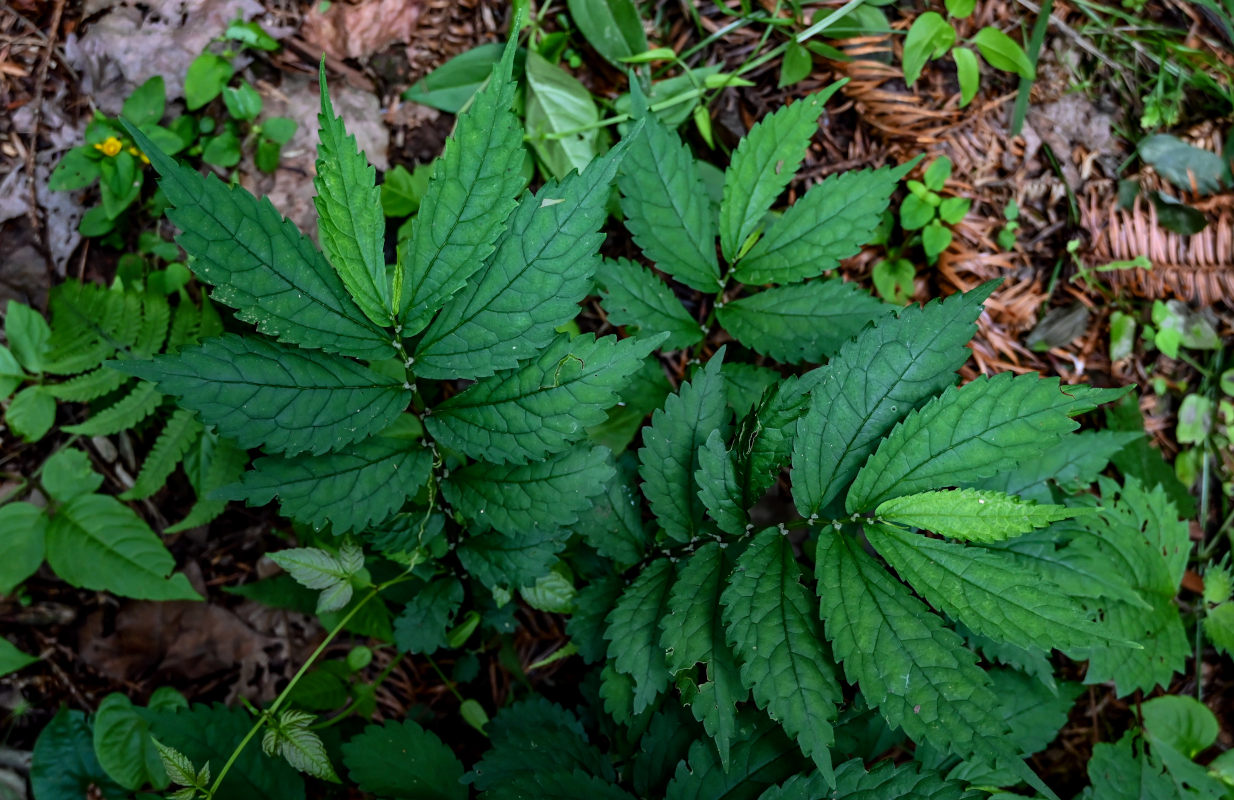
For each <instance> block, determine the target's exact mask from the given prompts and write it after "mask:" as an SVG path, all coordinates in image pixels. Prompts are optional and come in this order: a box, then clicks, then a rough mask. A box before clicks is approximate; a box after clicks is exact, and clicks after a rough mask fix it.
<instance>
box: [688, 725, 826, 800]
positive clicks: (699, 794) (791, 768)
mask: <svg viewBox="0 0 1234 800" xmlns="http://www.w3.org/2000/svg"><path fill="white" fill-rule="evenodd" d="M738 722H739V726H740V727H739V730H738V732H737V742H736V744H735V745H734V746H733V749H732V757H731V765H730V766H729V768H728V769H725V768H724V765H723V764H722V763H721V762H720V759H719V758H718V757H717V755H716V751H715V748H714V747H712V746H711V743H710V742H708V741H706V740H696V741H695V742H694V743H693V744H692V745H690V754H689V758H688V760H687V759H683V760H681V761H680V762H678V764H677V769H676V772H675V773H674V775H673V780H672V781H671V782H670V783H669V785H668V788H667V790H666V791H665V794H664V797H665V800H742V799H744V798H749V800H753V798H756V797H758V796H759V794H760V793H761V792H762V791H763V790H765V789H766V788H767V787H769V786H772V785H774V784H776V783H779V782H780V781H782V780H784V779H785V778H787V777H788V776H789V775H792V774H793V773H795V772H797V771H798V770H799V769H800V768H801V766H802V764H801V757H800V756H799V755H798V754H797V752H796V749H795V748H794V747H793V746H792V743H791V742H789V741H788V740H787V739H785V738H784V735H783V734H782V733H780V729H779V727H778V726H776V725H774V724H772V723H771V722H770V721H769V720H767V719H766V717H762V716H761V715H758V714H753V713H748V712H747V713H743V714H741V715H740V717H739V719H738Z"/></svg>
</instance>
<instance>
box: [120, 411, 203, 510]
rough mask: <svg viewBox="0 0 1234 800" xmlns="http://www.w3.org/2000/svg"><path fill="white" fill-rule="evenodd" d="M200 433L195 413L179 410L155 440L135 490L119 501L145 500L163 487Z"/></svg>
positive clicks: (142, 467) (199, 425) (122, 495)
mask: <svg viewBox="0 0 1234 800" xmlns="http://www.w3.org/2000/svg"><path fill="white" fill-rule="evenodd" d="M201 431H202V427H201V423H200V422H198V421H197V415H196V414H195V413H194V412H192V411H189V410H188V409H184V408H179V409H176V411H175V413H173V414H172V415H171V419H169V420H167V424H166V425H165V426H164V427H163V430H162V431H161V432H160V433H159V436H158V438H157V439H155V440H154V446H153V447H151V448H150V452H149V454H148V455H147V456H146V460H145V461H143V462H141V471H140V472H139V473H137V479H136V480H135V481H134V482H133V486H132V488H131V489H129V490H128V491H126V492H124V493H123V494H121V495H120V496H119V497H120V499H121V500H142V499H144V498H147V497H149V496H150V495H152V494H154V493H155V492H157V491H158V490H159V489H161V488H163V485H164V484H165V483H167V478H168V476H170V475H171V473H172V471H174V470H175V468H176V465H177V464H179V463H180V460H181V459H182V458H184V454H185V453H186V452H188V449H189V447H191V446H192V444H193V442H195V441H196V440H197V438H198V437H199V436H201Z"/></svg>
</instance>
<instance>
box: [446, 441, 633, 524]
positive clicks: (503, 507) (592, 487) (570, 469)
mask: <svg viewBox="0 0 1234 800" xmlns="http://www.w3.org/2000/svg"><path fill="white" fill-rule="evenodd" d="M613 472H614V470H613V465H612V461H611V459H610V457H609V452H608V450H606V449H605V448H603V447H595V448H588V447H576V448H574V449H572V450H567V451H565V452H564V453H558V454H556V455H554V456H551V457H550V458H548V459H546V460H544V461H537V462H533V463H531V464H510V465H496V464H484V463H479V464H472V465H471V466H469V467H464V468H463V469H461V470H458V471H457V472H454V473H452V474H451V475H450V477H449V478H448V479H447V480H446V481H444V482H443V483H442V485H441V490H442V493H443V494H444V496H445V498H446V500H447V501H448V502H449V503H450V504H451V505H452V506H454V507H455V508H456V509H457V510H458V511H460V512H462V513H463V514H464V515H465V516H466V517H467V518H468V519H471V520H473V521H476V522H481V523H486V524H488V525H491V526H492V527H494V528H496V529H497V530H498V531H501V532H502V533H504V534H507V535H509V536H519V535H522V534H527V533H531V532H532V531H535V530H553V529H555V528H557V527H559V526H563V525H570V524H572V523H574V522H576V521H578V512H579V511H581V510H583V509H584V508H587V506H588V505H589V503H588V501H589V500H590V499H591V498H592V497H595V496H596V495H597V494H599V493H600V492H602V491H604V485H605V483H607V482H608V480H609V479H610V478H612V477H613Z"/></svg>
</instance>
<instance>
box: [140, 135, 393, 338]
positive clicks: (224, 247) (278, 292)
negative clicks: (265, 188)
mask: <svg viewBox="0 0 1234 800" xmlns="http://www.w3.org/2000/svg"><path fill="white" fill-rule="evenodd" d="M126 127H127V128H128V131H129V134H130V135H131V136H133V138H134V139H135V140H136V141H137V146H138V147H139V148H140V149H141V150H142V152H144V153H146V155H147V156H148V157H149V158H150V163H151V164H152V165H153V166H154V168H155V169H156V170H158V173H159V188H160V189H162V190H163V194H164V195H165V196H166V197H167V200H168V201H169V202H170V203H171V205H172V208H170V209H168V211H167V218H168V219H170V220H171V221H172V222H173V223H174V224H175V225H176V226H178V227H179V228H180V231H181V233H180V235H179V236H178V237H177V238H176V241H177V242H179V243H180V246H181V247H183V248H184V250H185V252H186V253H188V254H189V255H190V256H192V259H191V261H190V263H191V264H192V267H193V271H194V272H195V273H196V274H197V275H198V277H200V278H201V279H202V280H203V281H205V282H206V283H209V284H211V285H213V286H214V287H215V288H214V292H213V293H212V297H213V299H214V300H216V301H218V302H221V303H226V304H227V305H229V306H231V307H232V308H234V309H236V312H237V316H239V317H240V319H242V320H244V321H246V322H251V323H253V324H255V325H257V328H258V330H260V331H262V332H263V333H268V334H270V335H271V336H274V337H276V338H278V339H279V340H280V341H283V342H288V343H292V344H298V345H301V346H303V347H313V348H320V349H323V350H328V351H330V352H334V353H342V354H344V355H349V356H354V357H356V358H385V357H388V356H391V355H393V354H394V352H395V348H394V346H393V344H392V343H391V338H390V335H389V334H388V333H386V332H384V331H382V330H381V329H380V328H379V327H378V326H376V325H374V324H373V323H372V322H371V321H369V319H368V318H367V317H365V315H364V313H363V312H362V311H361V310H360V309H359V308H358V307H357V306H356V304H355V302H354V301H353V300H352V299H351V296H350V295H349V294H348V293H347V289H346V287H345V286H344V285H343V282H342V281H341V280H339V277H338V275H337V274H335V272H334V270H333V269H332V268H331V267H330V264H329V263H328V262H327V261H326V259H325V257H324V256H322V255H321V253H320V252H318V250H317V248H315V247H314V246H313V243H312V242H311V241H310V240H309V239H308V237H306V236H305V235H304V234H303V233H301V232H300V231H299V230H297V229H296V226H295V225H294V224H292V223H291V222H289V221H288V220H286V219H283V218H282V217H281V216H279V213H278V211H276V210H275V208H274V206H273V205H271V203H270V201H269V200H268V199H266V198H262V199H260V200H259V199H257V198H256V197H253V195H251V194H249V193H248V192H247V191H246V190H245V189H243V188H240V187H229V186H227V185H225V184H224V183H223V182H222V181H220V180H219V179H218V178H217V177H215V176H214V175H209V176H206V177H202V176H201V175H199V174H198V173H197V172H195V171H194V170H192V169H190V168H188V167H185V166H183V165H181V164H179V163H177V162H176V161H175V160H174V159H172V158H171V157H170V156H167V155H165V154H164V153H163V151H162V150H161V149H160V148H159V147H158V146H157V145H155V144H153V143H152V142H151V141H150V140H149V139H147V138H146V136H145V135H144V134H143V133H141V132H140V131H138V130H136V129H135V128H133V127H131V126H126Z"/></svg>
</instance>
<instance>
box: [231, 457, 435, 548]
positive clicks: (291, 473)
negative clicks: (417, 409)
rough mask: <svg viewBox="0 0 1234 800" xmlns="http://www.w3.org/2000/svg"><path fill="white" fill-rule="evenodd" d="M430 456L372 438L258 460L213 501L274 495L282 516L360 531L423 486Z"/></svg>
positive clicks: (262, 499)
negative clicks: (330, 449) (332, 448)
mask: <svg viewBox="0 0 1234 800" xmlns="http://www.w3.org/2000/svg"><path fill="white" fill-rule="evenodd" d="M432 465H433V457H432V454H431V453H430V452H429V451H428V450H425V449H424V448H423V447H421V446H420V445H418V444H416V443H414V442H409V441H406V440H401V439H385V438H381V437H376V438H373V439H367V440H365V441H362V442H359V443H357V444H353V445H351V446H350V447H346V448H344V449H342V450H340V451H338V452H336V453H326V454H324V455H317V456H306V455H300V456H293V457H290V458H286V457H269V456H268V457H265V458H259V459H257V461H255V462H254V464H253V469H252V470H250V471H249V472H246V473H245V474H244V476H243V478H242V481H241V483H240V484H237V485H233V486H231V487H228V488H226V489H223V490H220V491H217V492H214V493H213V494H212V496H213V497H217V498H222V499H227V500H245V501H247V502H248V503H249V505H264V504H266V503H268V502H270V501H271V500H273V499H274V498H275V497H278V499H279V506H280V508H281V509H282V512H283V514H284V515H285V516H288V517H291V518H292V519H295V520H299V521H300V522H304V523H306V524H309V525H312V526H313V527H315V528H317V529H318V530H320V529H321V528H323V527H324V526H325V525H326V524H327V523H328V524H329V525H330V527H331V530H332V531H333V533H334V534H335V535H341V534H344V533H347V532H349V531H362V530H363V529H364V528H366V527H368V526H369V525H372V524H375V523H379V522H382V521H383V520H385V519H386V518H388V517H389V516H390V515H391V514H393V513H394V512H395V511H397V510H398V509H399V508H400V507H401V506H402V505H403V502H404V501H405V500H406V499H407V497H409V496H412V495H415V494H416V492H418V491H419V490H420V488H421V487H422V486H423V485H424V484H425V482H426V481H427V480H428V477H429V471H430V470H431V469H432Z"/></svg>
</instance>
